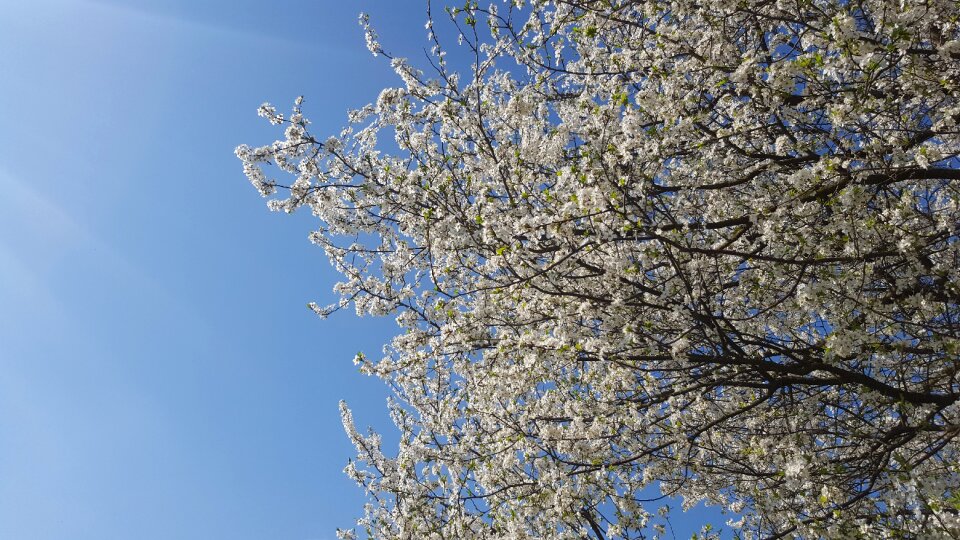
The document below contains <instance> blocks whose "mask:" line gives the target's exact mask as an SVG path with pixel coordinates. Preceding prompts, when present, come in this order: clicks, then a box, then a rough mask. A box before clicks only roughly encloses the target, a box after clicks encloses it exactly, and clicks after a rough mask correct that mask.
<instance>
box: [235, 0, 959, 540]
mask: <svg viewBox="0 0 960 540" xmlns="http://www.w3.org/2000/svg"><path fill="white" fill-rule="evenodd" d="M446 12H447V15H448V16H449V19H450V20H451V21H452V23H453V24H454V25H456V29H457V30H458V31H459V36H460V44H459V48H458V49H457V50H458V54H459V53H462V52H463V51H468V52H469V54H470V56H471V57H472V62H473V66H472V69H470V70H465V73H458V72H456V70H454V69H453V68H452V67H450V65H451V64H452V62H451V61H449V60H448V59H447V56H446V50H445V49H444V47H443V44H442V42H441V40H440V39H438V38H437V37H436V35H435V34H434V33H433V31H432V29H433V21H434V18H433V17H432V16H431V18H430V19H429V20H430V22H428V25H427V28H428V31H429V34H430V39H432V40H433V45H434V48H433V51H432V55H431V56H430V64H431V67H430V70H429V71H427V72H426V73H425V72H422V71H419V70H417V69H415V68H414V67H413V66H412V65H411V64H410V63H409V62H407V61H406V60H404V59H400V58H395V57H392V56H391V55H389V54H387V53H385V52H384V50H383V49H382V48H381V46H380V44H379V43H378V41H377V37H376V34H375V32H374V30H373V29H372V28H371V27H370V26H369V24H368V23H367V21H366V19H364V18H362V19H361V22H362V23H363V24H364V26H365V28H366V31H367V42H368V47H369V48H370V50H371V51H372V52H373V53H374V54H375V55H383V56H385V57H387V58H388V59H390V61H391V63H392V65H393V67H394V68H395V70H396V72H397V74H398V75H399V76H400V78H401V79H402V85H401V86H399V87H397V88H388V89H385V90H383V92H382V93H381V94H380V96H379V98H378V99H377V101H376V103H375V104H372V105H370V106H367V107H365V108H363V109H361V110H359V111H354V112H352V113H351V114H350V117H349V122H350V124H349V127H347V128H346V129H345V130H344V131H343V132H342V133H340V135H339V136H336V137H331V138H329V139H326V140H321V139H318V138H315V137H314V136H313V135H312V134H311V133H310V131H309V129H308V122H307V120H306V119H305V118H304V117H303V115H302V113H301V100H298V101H297V103H296V105H295V107H294V109H293V113H292V114H291V115H289V116H284V115H282V114H279V113H277V111H276V110H275V109H274V108H273V107H271V106H269V105H264V106H263V107H262V108H261V109H260V113H261V115H263V116H265V117H267V118H268V119H269V120H270V121H272V122H273V123H275V124H282V125H285V126H286V131H285V135H284V137H283V138H282V139H281V140H278V141H277V142H275V143H273V144H271V145H268V146H263V147H260V148H250V147H247V146H241V147H239V148H238V149H237V155H238V156H239V157H240V159H241V160H242V161H243V164H244V170H245V172H246V174H247V176H248V177H249V178H250V180H251V181H252V182H253V183H254V185H255V186H256V187H257V188H258V189H259V190H260V191H261V193H263V195H265V196H271V200H270V203H269V204H270V207H271V208H273V209H278V210H284V211H288V212H289V211H294V210H296V209H297V208H299V207H301V206H307V207H309V208H310V210H311V211H312V212H313V213H314V215H316V217H317V218H318V220H319V222H320V224H319V229H318V230H317V231H316V232H315V233H314V234H313V235H312V239H313V241H314V242H316V243H317V244H319V245H320V246H322V247H323V248H324V249H325V250H326V253H327V254H328V256H329V258H330V260H331V261H332V263H333V264H334V266H335V267H336V269H337V270H338V271H339V272H340V273H342V274H343V276H344V281H343V282H342V283H339V284H337V285H336V291H338V292H339V293H340V295H342V300H341V302H340V303H339V304H338V305H335V306H331V307H328V308H323V307H320V306H317V305H313V304H311V306H312V308H313V309H314V310H316V311H317V312H318V313H319V314H321V315H326V314H328V313H329V312H331V311H333V310H336V309H338V308H341V307H345V306H348V305H352V306H354V307H355V308H356V310H357V311H358V312H359V313H361V314H374V315H387V314H393V315H395V316H396V319H397V322H398V324H399V326H400V328H401V329H402V331H401V332H400V333H399V334H398V335H397V336H396V337H395V338H394V339H393V340H392V342H391V344H390V345H389V346H388V347H387V349H386V350H385V356H384V358H383V359H382V360H379V361H376V362H374V361H371V360H368V359H367V357H365V356H364V355H362V354H358V355H357V357H356V359H355V361H356V362H357V363H359V364H360V366H361V368H362V370H363V371H365V372H367V373H370V374H375V375H377V376H379V377H381V378H383V379H384V380H385V381H386V382H387V383H389V384H390V386H391V387H392V388H393V390H394V392H395V399H394V400H393V401H392V402H391V404H390V410H391V413H392V417H393V420H394V422H395V423H396V425H397V427H398V428H399V430H400V432H401V434H402V437H401V442H400V447H399V450H398V452H397V453H396V455H395V457H393V456H392V454H393V452H389V451H385V450H384V449H382V448H381V443H380V439H379V437H378V435H376V434H374V433H372V432H371V433H369V434H361V433H358V432H357V430H356V429H355V428H354V426H353V422H352V420H351V416H350V412H349V410H348V409H347V408H346V407H343V410H342V413H343V419H344V424H345V426H346V428H347V432H348V434H349V436H350V438H351V439H352V440H353V442H354V443H355V444H356V447H357V449H358V452H359V456H358V459H357V460H356V462H352V463H351V464H350V465H349V466H348V467H347V472H348V474H349V475H350V476H351V477H353V478H354V479H356V480H357V481H358V482H359V483H360V484H362V485H363V486H365V487H366V489H367V490H368V492H369V496H370V502H369V504H368V505H367V507H366V512H365V516H364V517H363V518H362V519H361V520H360V522H359V525H360V527H361V530H365V531H366V535H368V536H371V537H375V538H436V539H440V538H458V539H473V538H482V539H489V538H556V539H566V538H570V539H574V538H576V539H582V538H603V539H606V538H647V537H650V536H651V535H652V536H657V535H658V534H660V535H662V534H663V519H664V517H663V514H664V512H659V513H658V512H657V511H656V510H657V506H658V504H659V503H657V502H655V500H656V499H657V497H659V496H671V497H673V496H676V497H682V498H683V500H684V504H685V505H693V504H696V503H697V502H700V501H704V502H706V503H707V504H711V505H718V506H720V507H721V508H723V509H725V510H726V511H728V512H730V513H732V515H733V516H734V519H736V520H737V521H736V522H733V521H731V522H729V526H730V527H732V528H733V530H734V531H736V534H737V535H738V536H739V537H742V538H781V537H789V536H801V537H803V538H815V537H840V538H857V537H869V538H880V537H916V536H918V535H923V536H924V537H929V538H941V537H942V538H958V537H960V517H958V510H960V491H958V488H960V447H958V444H957V438H958V434H960V410H958V400H960V378H958V369H960V341H958V340H960V306H958V300H960V236H958V227H960V192H958V184H957V183H956V180H958V179H960V160H958V157H957V156H958V152H960V131H958V127H957V125H958V120H960V8H958V5H957V3H956V2H955V1H954V0H740V1H736V2H734V1H728V0H718V1H716V2H708V3H703V2H700V1H698V0H671V1H664V0H644V1H638V0H515V1H513V2H509V3H500V4H493V5H490V6H489V7H486V8H484V7H481V6H479V5H478V4H477V2H475V1H474V0H468V1H467V3H466V5H464V6H462V7H458V8H455V9H451V8H448V9H447V10H446ZM383 136H387V137H391V138H393V140H394V141H395V145H396V147H397V148H398V150H397V151H393V152H386V151H384V150H383V148H384V145H382V144H379V145H378V137H383ZM268 164H274V165H275V166H276V170H278V171H280V173H281V175H282V176H285V177H289V178H291V179H292V180H291V181H290V182H285V183H286V184H288V185H283V186H281V181H279V180H275V179H273V178H272V177H271V176H268V174H267V171H268V167H267V165H268ZM278 188H283V189H282V190H281V191H279V192H278ZM277 193H279V194H280V195H277ZM355 534H357V533H356V532H355V531H341V536H342V537H353V536H355ZM704 534H705V535H712V534H715V533H713V532H710V531H709V530H705V531H704Z"/></svg>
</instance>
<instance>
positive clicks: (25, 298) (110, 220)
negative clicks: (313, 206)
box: [0, 0, 689, 540]
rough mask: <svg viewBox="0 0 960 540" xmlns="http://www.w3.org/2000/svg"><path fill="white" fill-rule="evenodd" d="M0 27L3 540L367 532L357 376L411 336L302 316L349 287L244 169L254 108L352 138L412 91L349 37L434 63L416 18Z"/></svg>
mask: <svg viewBox="0 0 960 540" xmlns="http://www.w3.org/2000/svg"><path fill="white" fill-rule="evenodd" d="M0 7H2V8H3V12H4V16H3V17H0V51H2V52H3V54H0V119H2V120H0V538H4V539H6V538H10V539H20V538H23V539H35V540H43V539H71V540H83V539H98V540H104V539H127V538H137V539H142V540H146V539H152V538H156V539H161V538H162V539H170V538H178V539H201V538H203V539H209V538H216V539H220V538H224V539H226V538H229V539H265V538H270V539H295V540H301V539H326V538H332V537H333V530H334V529H335V528H336V527H349V526H351V524H352V522H353V520H354V518H355V517H356V516H357V515H358V514H359V512H360V508H361V505H362V502H363V498H362V493H361V491H360V490H359V489H358V488H356V487H355V486H354V485H353V484H352V482H350V481H349V480H348V479H347V478H346V477H345V476H343V474H342V473H341V469H342V467H343V466H344V465H345V463H346V460H347V458H348V457H350V456H351V455H352V452H351V448H350V446H349V444H348V442H347V441H346V438H345V436H344V435H343V431H342V429H341V426H340V421H339V416H338V412H337V402H338V401H339V400H340V399H346V400H347V401H348V402H349V403H350V405H351V407H352V408H353V409H354V412H355V416H356V418H357V420H358V424H361V425H366V424H373V425H375V426H384V424H385V422H386V414H385V407H384V406H385V396H386V390H385V389H384V388H383V387H382V386H381V384H380V383H379V382H378V381H376V380H373V379H368V378H366V377H363V376H361V375H359V374H358V373H357V372H356V370H355V368H354V366H353V364H352V363H351V359H352V357H353V355H354V354H355V353H356V352H357V351H358V350H363V351H365V352H367V353H368V355H372V356H376V355H377V354H378V353H379V350H380V348H381V346H382V344H383V343H384V341H385V340H386V339H387V338H388V336H389V335H390V333H391V332H392V330H393V328H394V326H393V323H392V322H390V321H385V320H372V319H357V318H355V317H353V316H352V315H350V314H340V315H338V316H334V317H333V318H331V319H329V320H327V321H320V320H319V319H317V318H316V317H315V316H314V315H313V314H312V313H311V312H309V311H308V310H307V309H306V307H305V304H306V303H307V302H308V301H311V300H315V301H317V302H318V303H321V304H324V303H328V302H330V301H332V300H333V295H332V293H331V292H330V287H331V286H332V284H333V283H334V281H336V276H335V275H334V273H333V271H332V270H331V269H330V267H329V265H328V264H327V262H326V260H325V259H324V257H323V254H322V252H321V251H320V250H319V249H317V248H315V247H313V246H311V245H310V244H309V243H308V242H307V239H306V238H307V233H308V232H309V230H310V227H311V226H312V223H311V220H310V219H309V216H307V215H302V216H293V217H290V216H284V215H279V214H272V213H270V212H268V211H267V210H266V209H265V207H264V204H263V200H262V199H260V198H259V196H257V194H256V193H255V191H254V190H253V188H252V187H250V186H249V185H248V184H247V183H246V180H245V178H244V177H243V175H242V173H241V168H240V164H239V162H238V161H237V160H236V158H235V157H234V156H233V149H234V147H235V146H236V145H237V144H240V143H248V144H251V145H254V144H262V143H265V142H269V141H271V140H273V138H274V137H276V136H277V135H279V131H278V130H277V129H276V128H274V127H271V126H269V125H268V124H267V123H266V122H265V121H263V120H262V119H259V118H257V117H256V108H257V106H258V105H259V104H260V103H261V102H263V101H271V102H273V103H275V104H276V105H277V106H278V108H280V109H281V110H285V109H287V107H288V105H289V104H290V103H292V101H293V99H294V98H295V97H296V96H297V95H300V94H304V95H305V96H306V98H307V102H306V106H305V110H306V112H308V115H309V116H310V117H311V119H312V120H313V122H314V124H315V126H314V127H315V129H314V131H315V132H317V134H318V135H323V134H324V133H334V132H336V131H338V130H339V128H340V126H341V125H342V124H343V123H344V121H345V116H346V110H347V109H348V108H354V107H358V106H360V105H363V104H364V103H367V102H369V101H372V100H374V99H375V97H376V95H377V93H378V91H379V89H380V88H382V87H383V86H385V85H393V84H397V82H396V81H395V79H394V78H393V76H392V73H391V71H390V69H389V66H387V65H386V63H384V62H383V61H378V60H376V59H373V58H371V57H370V55H369V53H368V52H367V51H366V48H365V46H364V41H363V35H362V31H361V30H360V28H359V27H358V25H357V24H356V19H357V14H358V13H359V12H360V11H366V12H369V13H371V15H372V20H373V22H374V24H375V26H376V27H377V30H378V32H379V34H380V36H381V38H382V42H383V43H384V44H385V46H387V48H388V49H389V50H392V51H395V52H397V53H399V54H400V55H418V54H421V53H420V51H421V50H422V48H423V46H424V45H426V43H425V41H424V39H425V30H423V22H424V11H423V3H422V2H419V1H410V2H389V1H386V0H381V1H353V2H348V1H333V0H292V1H277V2H268V1H266V0H233V1H230V2H227V1H221V0H217V1H209V2H199V1H187V0H126V1H121V0H116V1H99V0H98V1H92V0H30V1H26V0H0ZM381 60H382V59H381ZM388 434H389V432H388ZM390 439H391V438H390V437H388V440H390ZM675 524H676V522H675ZM678 533H679V531H678ZM678 535H679V534H678ZM684 536H685V537H689V533H686V534H685V535H684Z"/></svg>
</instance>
